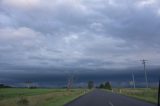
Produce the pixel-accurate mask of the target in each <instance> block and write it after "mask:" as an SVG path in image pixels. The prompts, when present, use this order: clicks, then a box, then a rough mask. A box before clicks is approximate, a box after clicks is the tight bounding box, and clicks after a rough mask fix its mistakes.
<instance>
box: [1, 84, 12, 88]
mask: <svg viewBox="0 0 160 106" xmlns="http://www.w3.org/2000/svg"><path fill="white" fill-rule="evenodd" d="M0 88H11V86H7V85H4V84H0Z"/></svg>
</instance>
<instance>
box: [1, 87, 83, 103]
mask: <svg viewBox="0 0 160 106" xmlns="http://www.w3.org/2000/svg"><path fill="white" fill-rule="evenodd" d="M83 94H84V90H83V89H72V90H69V91H67V90H66V89H24V88H3V89H0V106H63V105H64V104H66V103H67V102H69V101H71V100H73V99H75V98H77V97H79V96H81V95H83Z"/></svg>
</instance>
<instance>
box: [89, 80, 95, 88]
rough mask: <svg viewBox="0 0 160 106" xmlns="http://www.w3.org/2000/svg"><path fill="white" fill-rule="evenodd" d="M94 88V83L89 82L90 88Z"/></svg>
mask: <svg viewBox="0 0 160 106" xmlns="http://www.w3.org/2000/svg"><path fill="white" fill-rule="evenodd" d="M93 87H94V82H93V81H88V88H89V89H92V88H93Z"/></svg>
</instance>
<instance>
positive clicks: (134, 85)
mask: <svg viewBox="0 0 160 106" xmlns="http://www.w3.org/2000/svg"><path fill="white" fill-rule="evenodd" d="M132 79H133V87H134V88H136V84H135V80H134V73H133V72H132Z"/></svg>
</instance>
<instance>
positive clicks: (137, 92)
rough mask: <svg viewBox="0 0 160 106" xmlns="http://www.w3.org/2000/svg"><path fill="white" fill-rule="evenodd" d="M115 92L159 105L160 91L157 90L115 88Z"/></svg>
mask: <svg viewBox="0 0 160 106" xmlns="http://www.w3.org/2000/svg"><path fill="white" fill-rule="evenodd" d="M113 92H115V93H119V94H122V95H126V96H130V97H133V98H136V99H140V100H144V101H147V102H151V103H155V104H157V98H158V89H156V88H152V89H145V88H137V89H132V88H122V89H121V88H115V89H113Z"/></svg>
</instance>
